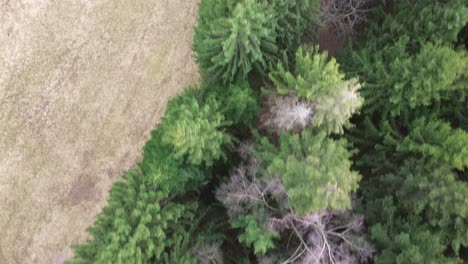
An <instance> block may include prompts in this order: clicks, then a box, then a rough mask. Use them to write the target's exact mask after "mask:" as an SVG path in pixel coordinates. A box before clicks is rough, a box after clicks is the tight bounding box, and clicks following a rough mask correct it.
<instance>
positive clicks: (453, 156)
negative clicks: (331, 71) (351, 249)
mask: <svg viewBox="0 0 468 264" xmlns="http://www.w3.org/2000/svg"><path fill="white" fill-rule="evenodd" d="M390 9H391V11H390V12H388V14H384V13H383V12H381V13H379V14H377V15H376V16H375V18H374V21H372V22H371V24H370V25H369V30H368V31H367V34H366V36H365V37H364V38H363V40H365V43H364V42H363V43H361V45H359V44H358V45H357V46H354V47H350V48H348V50H347V52H346V57H344V60H343V62H344V63H343V65H344V69H345V71H346V73H347V75H349V76H359V78H360V79H361V80H363V82H364V85H363V88H362V90H361V94H362V95H363V96H364V98H365V103H364V106H363V108H362V111H361V112H362V114H363V116H362V117H361V118H356V119H355V121H356V128H355V129H353V130H351V131H350V133H349V138H350V139H351V141H352V142H353V143H354V146H355V147H357V148H358V149H359V151H360V153H359V155H357V156H356V158H355V159H356V160H357V161H356V165H357V167H358V168H359V169H360V170H361V172H362V174H363V175H364V178H363V182H362V184H361V189H360V193H361V203H362V207H361V210H362V212H363V213H364V214H365V216H366V220H367V222H368V224H369V225H370V226H371V228H370V231H371V232H370V236H371V238H372V239H373V242H374V243H375V244H376V246H377V247H378V249H379V252H378V254H377V256H376V257H375V262H376V263H395V262H396V263H459V262H461V259H459V255H458V254H459V253H460V248H461V247H462V246H464V247H467V246H468V233H467V232H466V230H468V213H467V212H468V206H467V205H466V204H467V201H466V197H468V184H467V183H466V180H465V177H466V168H467V166H468V158H467V155H468V152H467V151H468V147H467V146H468V134H467V133H466V129H467V126H466V124H467V123H466V120H467V119H466V113H468V105H467V104H466V91H467V87H468V82H467V78H466V77H467V75H466V73H467V72H468V56H467V53H466V50H457V49H454V43H455V41H456V36H457V34H458V32H459V31H460V30H461V28H462V27H463V26H464V25H465V24H466V22H467V21H468V12H467V8H466V5H465V3H464V1H458V0H449V1H443V2H442V1H429V0H418V1H413V2H411V3H410V2H408V1H402V0H397V1H394V3H393V4H392V5H391V7H390ZM352 48H355V50H352Z"/></svg>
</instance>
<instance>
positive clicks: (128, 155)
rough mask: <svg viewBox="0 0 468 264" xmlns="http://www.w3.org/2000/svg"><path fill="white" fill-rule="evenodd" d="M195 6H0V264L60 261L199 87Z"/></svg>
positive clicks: (93, 1)
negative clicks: (187, 91)
mask: <svg viewBox="0 0 468 264" xmlns="http://www.w3.org/2000/svg"><path fill="white" fill-rule="evenodd" d="M197 3H198V0H191V1H187V0H157V1H152V0H141V1H133V0H82V1H72V0H62V1H52V0H15V1H8V0H7V1H3V2H2V3H0V47H1V52H0V149H1V151H0V238H1V239H0V263H61V262H63V260H65V259H67V258H69V257H70V256H71V255H72V251H71V249H70V245H71V244H74V243H78V242H82V241H84V240H85V239H87V237H88V235H87V234H86V233H85V231H84V230H85V229H86V227H87V226H89V225H90V224H91V223H92V222H93V221H94V219H95V217H96V215H97V213H98V212H99V211H100V210H101V208H102V207H103V206H104V205H105V204H106V199H107V195H108V190H109V188H110V186H111V184H112V183H113V182H114V181H116V180H117V179H119V176H120V175H121V174H122V172H123V171H125V170H127V169H128V168H130V166H132V164H134V163H135V162H136V161H137V160H138V158H139V155H140V152H141V148H142V146H143V144H144V143H145V141H146V140H147V139H148V137H149V132H150V130H151V129H152V128H153V127H154V125H155V124H156V123H157V121H158V120H159V117H160V116H161V114H162V113H163V111H164V108H165V103H166V102H167V100H168V99H169V98H170V97H172V96H174V95H175V94H176V93H178V92H179V91H181V90H182V89H183V88H184V87H185V86H187V85H189V84H194V83H196V82H197V79H198V75H197V69H196V65H195V63H194V62H193V60H192V53H191V49H190V47H191V40H192V36H193V26H194V25H195V23H196V10H197Z"/></svg>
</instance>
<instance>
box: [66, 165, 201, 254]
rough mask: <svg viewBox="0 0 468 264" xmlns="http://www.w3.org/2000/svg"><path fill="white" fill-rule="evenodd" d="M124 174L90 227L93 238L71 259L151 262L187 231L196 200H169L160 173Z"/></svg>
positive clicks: (137, 172) (79, 247) (78, 248)
mask: <svg viewBox="0 0 468 264" xmlns="http://www.w3.org/2000/svg"><path fill="white" fill-rule="evenodd" d="M124 178H125V179H126V180H127V181H126V182H119V183H116V184H114V186H113V187H112V190H111V193H110V198H109V205H108V206H107V207H106V208H104V210H103V211H102V213H101V214H100V215H99V216H98V219H97V220H96V222H95V223H94V225H93V226H91V227H90V228H88V231H89V232H90V234H91V235H92V236H93V239H92V240H90V241H88V242H87V243H86V244H83V245H79V246H77V247H76V248H75V252H76V254H75V258H74V259H73V260H72V261H71V263H148V262H151V261H153V260H157V259H159V258H160V257H161V254H162V253H163V252H164V251H165V250H167V249H170V248H171V247H172V246H174V245H175V243H176V242H177V241H176V237H177V236H178V234H180V235H183V234H184V232H186V231H185V228H184V226H186V225H187V224H189V223H190V221H191V219H192V218H193V212H194V210H195V209H196V204H195V203H185V204H181V203H177V202H175V201H172V202H169V201H168V200H167V197H168V193H167V192H165V191H163V190H160V189H159V188H158V181H157V180H155V179H158V178H159V176H158V175H145V174H143V173H142V172H141V171H130V172H128V173H127V174H126V175H125V176H124ZM163 201H165V202H163Z"/></svg>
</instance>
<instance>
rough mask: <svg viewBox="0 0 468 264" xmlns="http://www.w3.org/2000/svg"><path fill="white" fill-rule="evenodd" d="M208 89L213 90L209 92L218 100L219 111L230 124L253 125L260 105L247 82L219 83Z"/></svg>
mask: <svg viewBox="0 0 468 264" xmlns="http://www.w3.org/2000/svg"><path fill="white" fill-rule="evenodd" d="M213 88H214V89H213ZM210 89H213V90H214V91H211V94H214V97H215V98H216V100H217V101H219V102H220V112H221V113H222V114H223V115H224V116H225V118H226V120H227V121H228V122H229V123H230V124H231V125H240V124H243V125H247V126H251V125H253V122H254V120H255V114H256V113H257V112H258V110H259V108H260V107H259V105H258V101H257V97H256V95H255V94H254V92H253V90H252V88H251V87H250V85H249V84H248V82H246V81H243V82H240V83H237V84H229V85H219V86H216V87H210Z"/></svg>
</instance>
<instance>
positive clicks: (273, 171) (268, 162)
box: [258, 130, 360, 214]
mask: <svg viewBox="0 0 468 264" xmlns="http://www.w3.org/2000/svg"><path fill="white" fill-rule="evenodd" d="M258 155H259V157H260V159H261V160H262V162H264V163H265V166H266V170H267V171H268V173H269V174H270V175H271V176H272V177H274V176H278V177H280V179H281V181H282V182H283V184H284V186H285V188H286V192H287V194H288V196H289V199H290V200H289V202H288V205H287V206H288V207H289V208H291V209H293V210H294V211H296V212H297V213H299V214H306V213H308V212H321V211H324V210H346V209H350V208H351V198H350V193H351V192H354V191H356V190H357V187H358V182H359V179H360V176H359V174H357V173H356V172H354V171H351V169H350V167H351V162H350V161H349V157H350V156H351V154H350V153H349V152H348V150H347V149H346V142H345V141H343V140H341V141H335V140H332V139H329V138H327V137H326V134H325V133H319V134H317V135H314V134H313V133H311V132H310V131H308V130H304V131H303V132H302V133H301V134H300V135H292V134H290V133H284V134H281V135H280V137H279V147H278V148H276V147H275V146H273V145H272V144H271V143H269V142H268V140H266V139H264V140H263V141H262V146H261V147H260V150H259V152H258Z"/></svg>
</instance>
